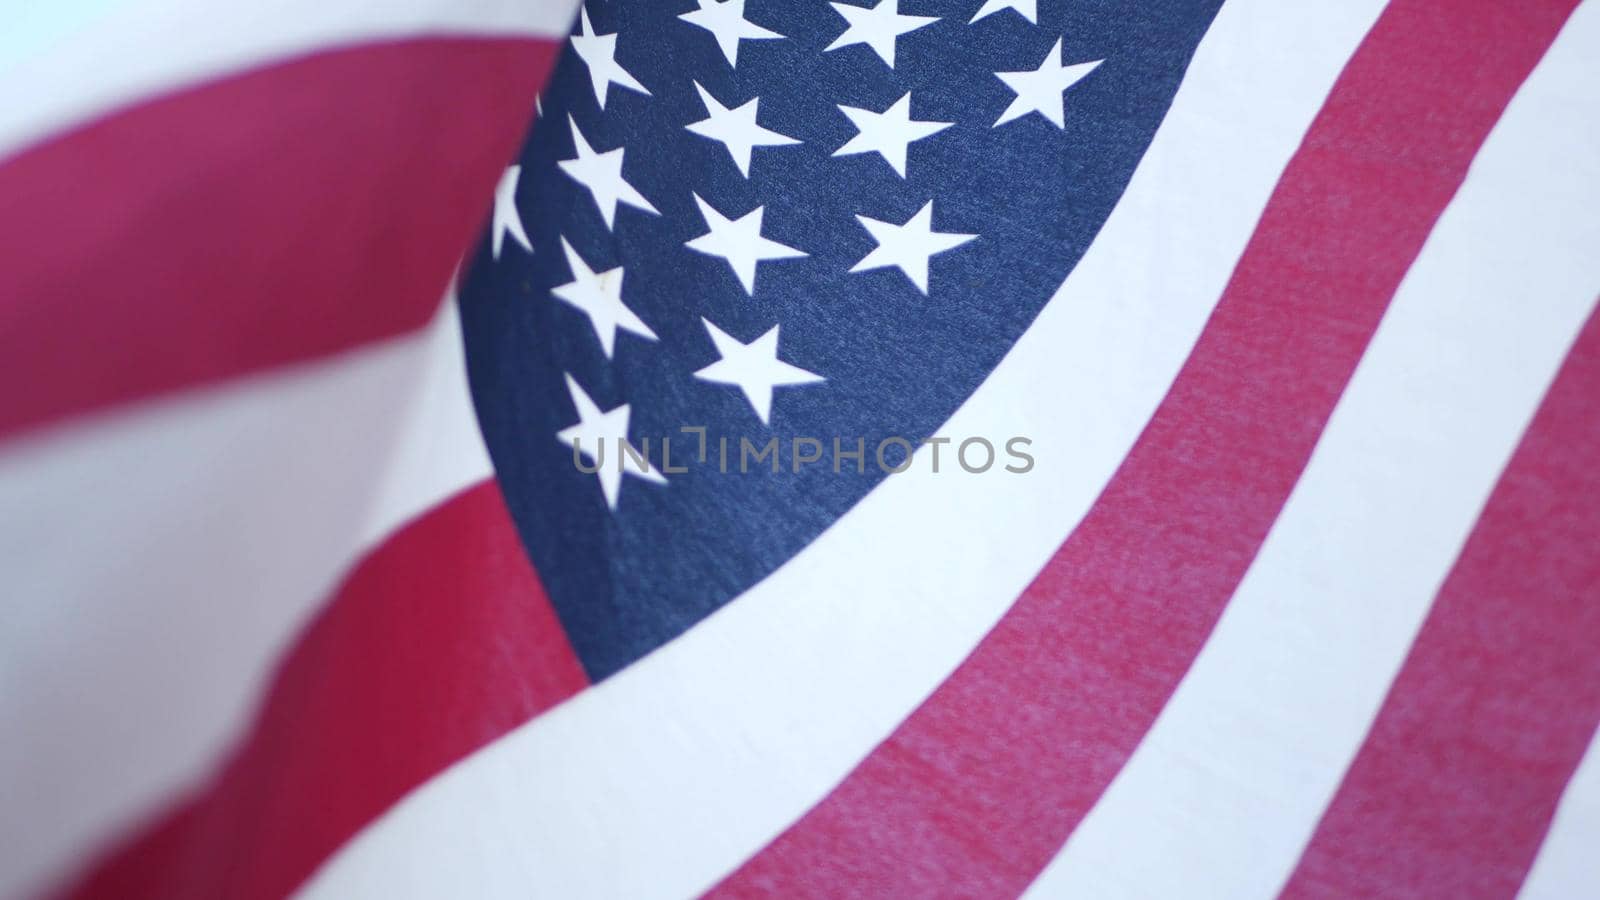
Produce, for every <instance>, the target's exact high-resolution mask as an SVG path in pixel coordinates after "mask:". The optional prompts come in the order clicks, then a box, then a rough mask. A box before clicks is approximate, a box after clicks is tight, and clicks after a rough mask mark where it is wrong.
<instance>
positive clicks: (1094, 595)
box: [712, 0, 1574, 897]
mask: <svg viewBox="0 0 1600 900" xmlns="http://www.w3.org/2000/svg"><path fill="white" fill-rule="evenodd" d="M1573 6H1574V3H1573V2H1572V0H1543V2H1538V3H1533V2H1530V3H1519V4H1489V3H1449V2H1441V0H1431V2H1430V0H1396V2H1393V3H1391V4H1390V6H1389V7H1388V9H1387V10H1386V11H1385V12H1384V14H1383V15H1382V16H1381V17H1380V18H1379V20H1378V22H1377V24H1376V25H1375V26H1374V28H1373V30H1372V32H1371V33H1370V34H1368V36H1367V38H1366V39H1365V40H1364V41H1363V43H1362V45H1361V47H1360V48H1359V49H1358V50H1357V52H1356V54H1355V56H1354V57H1352V59H1351V60H1350V62H1349V64H1348V65H1347V66H1346V69H1345V71H1344V72H1343V74H1342V75H1341V76H1340V78H1339V80H1338V82H1337V84H1336V85H1335V86H1334V88H1333V91H1332V93H1331V94H1330V95H1329V97H1328V100H1327V102H1326V104H1325V105H1324V107H1323V109H1322V110H1321V112H1320V113H1319V114H1318V116H1317V119H1316V121H1315V122H1314V123H1313V124H1312V126H1311V129H1310V131H1309V133H1308V134H1307V135H1306V138H1305V141H1304V143H1303V145H1302V146H1301V147H1300V149H1299V151H1298V152H1297V153H1296V155H1295V157H1294V158H1293V160H1292V161H1291V162H1290V164H1289V166H1288V168H1287V170H1286V171H1285V172H1284V175H1283V177H1282V179H1281V181H1280V182H1279V184H1278V186H1277V188H1276V190H1275V192H1274V194H1273V196H1272V198H1271V200H1270V201H1269V203H1268V205H1267V208H1266V211H1265V213H1264V214H1263V217H1262V219H1261V221H1260V223H1259V225H1258V228H1257V231H1256V233H1255V235H1254V236H1253V237H1252V239H1251V241H1250V244H1249V246H1248V247H1247V249H1246V251H1245V254H1244V256H1243V257H1242V258H1241V260H1240V262H1239V265H1238V268H1237V269H1236V270H1235V272H1234V275H1233V278H1232V280H1231V282H1230V283H1229V285H1228V287H1227V289H1226V291H1225V293H1224V294H1223V297H1222V299H1221V301H1220V303H1219V305H1218V307H1217V309H1216V311H1215V312H1214V314H1213V315H1212V318H1211V321H1210V322H1209V323H1208V324H1207V326H1206V329H1205V331H1204V333H1203V334H1202V335H1201V337H1200V340H1199V342H1198V343H1197V344H1196V346H1195V348H1194V351H1193V353H1192V354H1191V356H1190V358H1189V359H1188V361H1187V362H1186V363H1185V365H1184V367H1183V369H1182V371H1181V372H1180V373H1179V375H1178V377H1177V379H1176V381H1175V382H1174V383H1173V386H1172V388H1171V390H1170V392H1169V393H1168V395H1167V397H1166V398H1165V399H1164V400H1163V402H1162V404H1161V406H1160V407H1159V408H1158V410H1157V411H1156V414H1155V416H1154V417H1153V418H1152V419H1151V421H1150V423H1149V425H1148V426H1147V427H1146V429H1145V431H1144V433H1143V434H1142V435H1141V436H1140V437H1139V439H1138V441H1137V442H1136V443H1135V445H1134V448H1133V450H1132V451H1131V452H1130V454H1129V455H1128V457H1127V458H1126V459H1125V460H1124V461H1123V464H1122V466H1121V467H1120V468H1119V469H1118V471H1117V473H1116V474H1115V475H1114V476H1113V478H1112V480H1111V481H1110V483H1109V484H1108V485H1107V487H1106V489H1105V491H1104V493H1103V494H1102V495H1101V496H1100V498H1099V499H1098V500H1097V501H1096V503H1095V505H1094V507H1093V508H1092V509H1091V511H1090V512H1089V514H1088V516H1087V517H1086V518H1085V519H1084V521H1083V523H1082V524H1081V525H1080V526H1079V527H1078V528H1077V530H1076V531H1075V532H1074V533H1073V534H1072V535H1071V536H1070V537H1069V538H1068V539H1067V541H1066V542H1065V543H1064V544H1062V546H1061V548H1060V549H1059V550H1058V551H1057V552H1056V554H1055V555H1054V557H1053V558H1052V559H1051V560H1050V561H1049V563H1048V564H1047V565H1046V567H1045V569H1044V571H1043V572H1041V574H1040V575H1039V576H1038V578H1037V579H1036V580H1035V581H1034V582H1033V584H1031V585H1030V586H1029V587H1028V589H1027V590H1026V591H1025V592H1024V593H1023V595H1022V596H1021V597H1020V598H1019V599H1018V600H1017V602H1016V604H1015V606H1013V607H1012V609H1011V610H1010V611H1009V612H1008V613H1007V614H1006V616H1005V617H1004V618H1003V619H1002V620H1001V622H1000V623H999V624H998V625H997V626H996V628H995V629H994V631H992V632H991V633H990V634H989V635H988V636H987V637H985V639H984V640H983V642H982V643H981V644H980V645H979V646H978V648H977V649H976V650H975V651H974V652H973V654H972V656H970V657H969V658H968V659H967V660H966V661H965V662H964V663H963V664H962V665H961V667H960V668H959V669H958V670H957V671H956V672H955V673H954V674H953V675H952V676H951V677H950V679H949V680H947V681H946V682H945V683H944V684H943V685H941V686H940V687H939V688H938V690H937V691H935V693H934V694H933V695H932V696H931V697H930V698H929V699H928V700H927V701H926V702H925V703H924V704H923V705H922V706H921V707H920V708H919V709H918V710H917V711H916V712H915V713H914V714H913V715H912V716H911V717H910V718H909V719H907V721H906V722H904V723H903V724H902V725H901V726H900V727H899V728H898V729H897V730H896V731H895V733H894V734H893V735H892V736H891V737H890V738H889V739H888V740H887V741H886V742H885V743H884V744H882V745H881V746H879V747H878V748H877V749H875V750H874V751H873V752H872V754H871V755H870V756H869V757H868V758H867V759H866V760H865V761H864V762H863V763H862V764H861V765H860V766H859V767H858V768H857V769H856V770H855V771H854V772H852V773H851V774H850V775H849V777H848V778H847V779H846V780H845V781H844V782H843V784H841V785H840V786H839V787H838V788H837V789H836V790H835V791H834V792H833V793H832V794H830V795H829V796H828V797H827V798H825V799H824V800H823V801H822V802H821V803H820V804H819V805H818V806H817V807H815V808H814V809H812V810H811V811H810V812H809V813H807V814H806V815H805V816H804V817H803V818H802V819H801V820H800V821H799V822H797V823H796V824H795V825H794V826H792V827H791V828H790V829H789V830H788V831H787V832H786V833H785V834H783V835H782V836H780V837H779V838H778V839H777V840H776V841H775V842H774V843H773V844H772V845H770V846H769V847H767V848H766V849H765V850H763V851H762V852H761V853H760V854H758V855H757V856H756V857H755V858H753V859H752V860H750V861H749V862H748V863H747V864H746V865H745V866H744V867H743V868H741V869H739V870H738V871H737V872H735V873H734V874H733V875H731V876H730V877H729V878H728V879H727V880H726V881H724V882H723V883H722V884H721V885H719V886H718V887H717V888H716V889H714V890H713V892H712V893H713V894H720V895H725V896H726V895H732V896H746V895H774V894H782V895H784V896H797V895H809V896H827V897H840V896H1003V895H1015V894H1017V893H1019V892H1020V891H1022V890H1023V889H1024V888H1025V887H1026V886H1027V885H1028V884H1029V883H1030V882H1031V881H1032V880H1033V879H1034V877H1035V876H1036V875H1037V874H1038V872H1039V871H1040V870H1041V869H1042V868H1043V866H1044V865H1045V864H1046V863H1047V862H1048V861H1049V859H1050V858H1051V856H1052V855H1054V853H1055V852H1056V851H1057V849H1058V848H1060V847H1061V845H1062V843H1063V841H1064V840H1065V839H1066V838H1067V836H1068V835H1069V834H1070V833H1071V832H1072V830H1073V829H1074V828H1075V827H1076V826H1077V824H1078V822H1079V821H1081V819H1082V817H1083V815H1084V814H1085V813H1086V812H1087V811H1088V810H1089V808H1090V807H1091V806H1092V805H1093V804H1094V803H1095V801H1096V800H1097V799H1098V798H1099V797H1100V795H1101V793H1102V791H1103V790H1104V789H1105V787H1106V785H1107V784H1108V783H1109V781H1110V780H1111V778H1112V777H1113V776H1114V775H1115V774H1116V773H1117V771H1118V770H1119V769H1120V768H1121V767H1122V766H1123V764H1124V763H1125V761H1126V760H1127V758H1128V756H1129V754H1131V753H1132V751H1133V749H1134V747H1135V745H1136V744H1137V743H1138V742H1139V740H1140V738H1141V737H1142V736H1143V735H1144V734H1145V732H1146V731H1147V730H1148V729H1149V728H1150V725H1151V723H1152V722H1153V720H1154V719H1155V716H1156V714H1157V713H1158V712H1159V711H1160V709H1161V707H1162V706H1163V705H1164V704H1165V703H1166V701H1167V698H1168V697H1169V696H1170V695H1171V693H1172V691H1173V689H1174V688H1175V687H1176V685H1177V683H1178V680H1179V679H1180V678H1181V677H1182V675H1183V673H1184V672H1185V671H1186V670H1187V668H1188V666H1189V664H1190V663H1191V662H1192V661H1193V659H1194V657H1195V655H1196V653H1197V652H1198V651H1199V649H1200V647H1201V645H1202V643H1203V642H1204V641H1205V639H1206V637H1207V635H1208V634H1210V632H1211V629H1212V626H1213V625H1214V624H1215V622H1216V620H1217V617H1218V615H1219V614H1220V613H1221V611H1222V609H1223V607H1224V605H1225V604H1226V602H1227V600H1228V598H1229V597H1230V596H1231V595H1232V593H1233V591H1234V589H1235V587H1236V586H1237V585H1238V583H1239V580H1240V578H1241V577H1242V576H1243V574H1244V572H1245V569H1246V568H1247V567H1248V566H1249V564H1250V562H1251V560H1252V559H1253V558H1254V556H1255V554H1256V551H1257V549H1258V548H1259V547H1260V545H1261V542H1262V540H1263V539H1264V538H1265V536H1266V533H1267V530H1268V528H1269V527H1270V526H1271V524H1272V522H1273V521H1274V519H1275V518H1276V517H1277V515H1278V513H1279V510H1280V509H1281V508H1282V506H1283V503H1284V501H1285V500H1286V499H1287V497H1288V494H1289V492H1290V490H1291V489H1292V488H1293V486H1294V484H1295V482H1296V480H1297V479H1298V478H1299V475H1300V472H1301V470H1302V469H1303V468H1304V466H1305V464H1306V461H1307V460H1308V458H1309V456H1310V453H1311V450H1312V447H1313V446H1314V445H1315V443H1316V441H1317V438H1318V436H1319V435H1320V433H1321V431H1322V428H1323V426H1324V425H1325V423H1326V422H1327V419H1328V416H1329V414H1330V413H1331V411H1332V409H1333V406H1334V403H1335V402H1336V401H1337V400H1338V398H1339V395H1340V393H1341V392H1342V390H1343V389H1344V386H1345V384H1346V382H1347V381H1348V379H1349V377H1350V375H1351V373H1352V371H1353V370H1354V367H1355V365H1356V363H1357V361H1358V360H1359V359H1360V357H1361V354H1362V352H1363V350H1364V349H1365V347H1366V345H1367V342H1368V340H1369V338H1370V337H1371V335H1372V333H1373V331H1374V329H1375V328H1376V327H1377V324H1378V320H1379V318H1380V317H1381V316H1382V314H1383V312H1384V309H1385V308H1386V307H1387V305H1388V302H1389V299H1390V297H1391V295H1392V294H1393V293H1394V291H1395V289H1396V287H1397V286H1398V284H1399V282H1400V279H1401V277H1402V276H1403V275H1404V274H1405V272H1406V270H1407V269H1408V268H1409V266H1410V264H1411V262H1412V260H1413V259H1414V258H1415V256H1416V254H1417V253H1418V251H1419V250H1420V248H1421V246H1422V243H1423V241H1424V240H1425V239H1426V238H1427V236H1428V233H1429V231H1430V230H1431V229H1432V227H1433V224H1434V221H1435V220H1436V219H1437V217H1438V216H1439V214H1440V212H1441V211H1442V210H1443V209H1444V207H1445V204H1446V203H1447V202H1448V201H1449V200H1450V198H1451V196H1452V195H1454V193H1455V191H1456V189H1457V188H1458V187H1459V186H1460V184H1461V181H1462V179H1463V178H1464V177H1465V175H1466V171H1467V166H1468V164H1469V163H1470V162H1471V160H1472V157H1473V155H1474V154H1475V153H1476V151H1477V148H1478V146H1479V144H1480V143H1481V142H1482V141H1483V139H1484V137H1485V136H1486V135H1487V133H1488V131H1489V129H1490V128H1491V127H1492V126H1493V125H1494V123H1495V121H1496V120H1497V119H1498V118H1499V116H1500V113H1501V111H1502V110H1503V109H1504V107H1505V104H1506V103H1507V102H1508V101H1509V100H1510V98H1511V95H1512V93H1513V92H1514V91H1515V90H1516V88H1517V86H1518V85H1519V84H1520V83H1521V82H1522V80H1523V78H1524V77H1525V76H1526V75H1527V73H1528V72H1529V71H1530V70H1531V69H1532V67H1533V66H1534V64H1535V63H1537V62H1538V60H1539V58H1540V57H1541V55H1542V54H1543V53H1544V50H1545V48H1546V47H1547V46H1548V45H1549V43H1550V41H1551V40H1552V39H1553V38H1554V36H1555V34H1556V32H1557V30H1558V29H1559V28H1560V26H1561V23H1562V22H1563V20H1564V19H1565V18H1566V16H1567V14H1568V13H1569V12H1570V11H1571V9H1572V7H1573Z"/></svg>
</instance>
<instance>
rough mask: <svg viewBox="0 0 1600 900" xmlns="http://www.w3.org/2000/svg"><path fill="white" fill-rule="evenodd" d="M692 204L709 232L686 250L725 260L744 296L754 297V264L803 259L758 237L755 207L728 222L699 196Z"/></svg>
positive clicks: (758, 213) (758, 218) (758, 215)
mask: <svg viewBox="0 0 1600 900" xmlns="http://www.w3.org/2000/svg"><path fill="white" fill-rule="evenodd" d="M694 202H695V203H696V204H698V205H699V207H700V214H701V215H702V216H705V219H706V227H707V228H709V229H711V230H710V231H708V232H707V233H705V234H703V235H701V236H699V237H697V238H695V239H694V240H692V241H690V242H689V243H688V244H687V246H688V248H689V249H690V250H698V251H699V252H701V253H704V254H705V255H707V256H720V257H722V258H723V259H725V260H727V261H728V265H729V266H732V267H733V274H734V276H735V277H737V278H738V279H739V284H740V285H742V286H743V287H744V292H745V294H747V295H754V294H755V291H756V263H758V262H761V261H763V260H768V259H795V258H797V257H801V256H805V255H806V254H805V253H804V252H802V251H800V250H796V249H794V248H793V247H787V246H785V245H783V244H780V243H778V242H777V241H773V240H768V239H767V238H764V237H762V236H761V216H762V211H763V207H760V206H758V207H756V208H755V209H753V210H751V211H750V212H747V213H745V214H744V215H743V216H740V217H739V218H737V219H729V218H726V217H724V216H723V215H722V214H721V213H719V212H717V211H716V210H715V209H712V207H711V204H709V203H707V202H706V201H704V200H702V199H700V195H699V194H695V195H694Z"/></svg>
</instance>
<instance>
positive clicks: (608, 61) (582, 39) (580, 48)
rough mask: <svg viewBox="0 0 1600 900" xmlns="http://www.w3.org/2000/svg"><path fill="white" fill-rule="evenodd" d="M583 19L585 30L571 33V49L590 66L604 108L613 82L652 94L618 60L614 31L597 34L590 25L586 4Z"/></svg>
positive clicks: (590, 73) (582, 14)
mask: <svg viewBox="0 0 1600 900" xmlns="http://www.w3.org/2000/svg"><path fill="white" fill-rule="evenodd" d="M580 15H581V17H582V20H583V33H582V34H575V35H573V36H572V49H573V50H574V51H576V52H577V54H578V58H579V59H581V60H583V64H584V65H586V66H588V67H589V83H590V84H592V85H594V99H595V101H596V102H598V103H599V104H600V108H601V109H605V108H606V95H607V94H609V93H610V92H611V86H612V85H613V84H620V85H622V86H623V87H625V88H631V89H632V90H635V91H638V92H639V93H641V94H643V95H645V96H646V97H648V96H650V92H649V91H647V90H645V86H644V85H642V84H640V83H639V79H637V78H634V77H633V76H632V75H629V74H628V70H627V69H624V68H623V67H622V65H621V64H620V63H618V62H617V36H616V35H615V34H595V33H594V26H593V25H590V24H589V10H588V8H587V7H585V8H583V9H581V10H580Z"/></svg>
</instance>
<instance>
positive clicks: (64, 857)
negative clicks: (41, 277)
mask: <svg viewBox="0 0 1600 900" xmlns="http://www.w3.org/2000/svg"><path fill="white" fill-rule="evenodd" d="M453 310H454V307H453V304H452V305H451V306H449V307H447V312H446V313H444V314H442V315H441V317H440V319H439V320H438V322H437V323H436V324H435V325H434V326H432V327H430V328H429V329H427V330H425V331H424V332H421V333H419V334H417V335H414V336H411V337H409V338H404V339H399V340H395V341H391V342H388V343H387V344H384V345H381V346H377V347H373V348H369V349H365V350H362V351H358V352H354V353H350V354H347V355H345V356H343V357H339V358H336V359H332V360H328V361H323V362H319V363H315V364H310V365H305V366H300V367H297V368H296V369H294V370H290V371H287V372H284V373H279V374H273V375H269V376H264V377H261V378H257V379H250V380H246V381H243V382H239V383H235V384H233V385H229V386H226V387H220V388H215V389H208V390H204V391H199V392H194V393H191V394H188V395H184V396H181V397H179V398H176V399H171V400H167V401H163V402H160V403H158V404H154V405H149V406H143V407H135V408H132V409H129V410H126V411H123V412H119V413H117V414H114V415H111V416H106V417H100V418H98V419H96V420H94V421H91V422H86V423H83V424H78V425H73V426H70V427H67V428H64V429H60V430H58V431H56V432H54V433H51V434H48V435H43V436H39V437H35V438H32V439H28V440H26V441H25V442H24V443H21V444H12V445H8V446H7V447H6V448H4V450H3V451H0V510H4V511H5V512H4V515H0V573H4V584H5V587H4V594H5V597H6V602H5V607H6V610H5V626H4V627H3V628H0V735H4V736H5V737H4V739H0V808H3V809H4V810H5V814H4V815H3V816H0V896H10V895H12V894H15V893H17V892H18V891H19V890H20V889H22V888H25V887H37V886H39V885H41V884H43V883H44V880H48V879H49V878H51V877H54V876H55V875H56V874H57V873H59V872H61V871H63V869H64V867H65V866H66V865H67V864H68V863H69V862H73V861H75V862H81V856H82V854H84V853H85V852H86V851H87V850H88V849H90V848H91V847H92V846H93V845H97V844H99V843H101V842H102V841H103V840H104V839H106V838H107V837H108V836H110V835H112V834H114V833H115V832H116V830H117V829H119V828H120V827H123V826H126V825H127V824H129V823H130V822H131V821H132V819H133V818H134V817H136V816H141V815H145V814H148V813H150V812H151V811H152V810H153V809H154V808H155V807H156V806H157V805H158V804H160V803H163V802H165V801H168V800H170V799H171V798H172V797H173V796H174V794H175V792H177V791H178V790H180V789H182V788H184V787H187V786H190V785H192V784H194V783H195V782H196V780H197V779H199V778H200V777H202V776H204V775H205V774H207V773H208V770H209V769H210V768H211V767H212V765H213V764H214V763H215V762H216V761H217V759H218V755H219V754H220V753H221V752H222V751H223V750H224V748H225V747H226V746H227V745H228V743H229V741H230V740H231V739H233V738H234V737H235V736H236V735H238V734H239V733H240V731H241V729H242V727H243V725H244V724H245V721H246V719H247V717H248V714H249V713H250V712H251V708H252V705H253V703H254V702H255V700H256V698H257V697H258V695H259V693H260V691H261V689H262V687H263V685H264V683H265V680H266V677H267V675H268V672H269V669H270V666H271V665H272V663H273V662H274V661H275V660H276V659H277V657H278V656H279V655H280V654H281V653H282V652H283V650H284V648H285V647H286V646H287V645H288V643H289V642H290V640H291V638H292V637H293V636H294V635H295V634H296V633H297V632H298V630H299V629H300V628H301V626H302V625H303V624H304V623H305V621H306V620H307V618H308V617H309V616H310V615H311V614H312V613H313V612H314V610H315V609H316V608H317V606H318V605H319V603H320V602H321V601H322V600H323V599H324V598H325V597H327V596H328V594H329V591H330V590H331V589H332V588H333V587H334V585H335V584H336V582H337V580H338V578H339V577H340V576H341V574H342V573H343V572H344V570H345V569H346V568H347V567H348V566H349V565H350V563H351V562H352V561H353V560H355V559H356V558H357V557H358V556H359V555H360V554H361V553H362V552H363V551H364V550H365V549H366V548H367V547H368V546H369V545H370V544H372V543H373V542H374V541H375V540H376V539H378V538H379V537H380V536H381V535H383V534H386V533H387V532H389V531H390V530H392V529H393V528H395V527H396V526H397V525H399V524H400V523H401V522H403V521H404V520H406V519H408V518H410V517H411V516H413V515H415V514H416V513H417V512H419V511H421V510H423V509H425V508H427V507H429V506H431V505H432V504H434V503H435V502H436V501H438V500H439V499H441V498H443V497H444V496H446V495H448V494H451V493H454V492H455V491H457V490H459V489H460V488H462V487H464V486H466V485H468V484H471V483H473V482H476V481H480V480H482V479H483V478H485V477H487V476H488V475H489V473H490V466H489V461H488V457H487V454H486V452H485V451H484V449H483V444H482V440H481V438H479V436H478V432H477V426H476V423H475V420H474V418H473V416H472V410H471V405H470V400H469V399H468V397H467V389H466V384H465V376H464V374H463V372H464V365H463V360H462V359H461V351H460V335H459V326H458V325H457V323H456V317H455V315H454V312H453ZM75 857H78V858H79V859H74V858H75Z"/></svg>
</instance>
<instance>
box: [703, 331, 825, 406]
mask: <svg viewBox="0 0 1600 900" xmlns="http://www.w3.org/2000/svg"><path fill="white" fill-rule="evenodd" d="M700 321H701V322H704V323H705V326H706V331H707V332H709V333H710V334H711V342H712V343H713V344H716V345H717V355H719V356H721V357H722V358H721V359H719V360H717V361H716V362H714V363H712V364H711V365H709V366H706V367H705V368H704V369H701V370H700V371H698V372H696V373H694V377H696V378H700V379H703V380H705V381H714V382H716V383H718V384H731V385H734V386H736V387H738V388H739V390H741V391H743V392H744V396H745V399H747V400H749V401H750V405H751V406H753V407H755V410H756V416H757V417H759V418H760V419H761V423H762V424H763V425H765V424H767V423H768V422H770V421H771V419H772V389H773V388H775V387H784V386H786V385H792V384H816V383H817V382H819V381H826V380H827V379H825V378H823V377H822V376H821V375H818V374H817V373H815V372H808V371H806V370H805V369H802V368H800V367H799V366H792V365H790V364H788V363H786V362H784V361H783V360H781V359H779V358H778V326H776V325H774V326H772V330H770V331H768V332H767V333H766V334H763V335H762V336H761V337H758V338H756V339H755V340H753V341H751V342H750V343H748V344H745V343H742V342H740V341H739V340H738V339H736V338H733V337H731V336H729V335H728V334H726V333H724V332H723V331H722V330H720V329H718V328H717V326H715V325H713V324H711V321H710V320H709V319H701V320H700Z"/></svg>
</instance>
